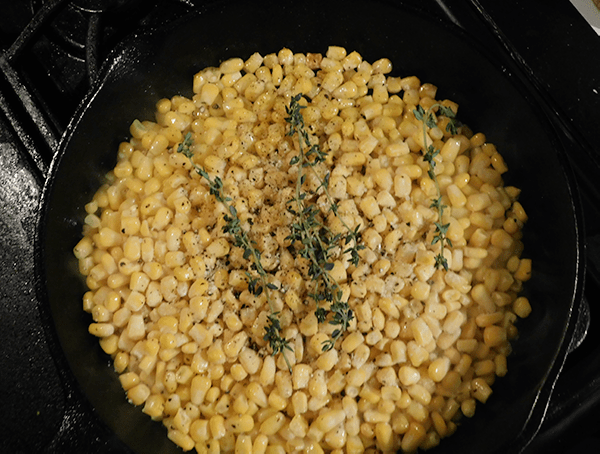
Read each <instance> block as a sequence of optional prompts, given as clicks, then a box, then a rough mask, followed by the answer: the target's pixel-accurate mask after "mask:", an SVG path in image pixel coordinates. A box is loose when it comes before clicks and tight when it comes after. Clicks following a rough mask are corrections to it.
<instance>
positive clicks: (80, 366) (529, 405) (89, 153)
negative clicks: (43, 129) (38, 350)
mask: <svg viewBox="0 0 600 454" xmlns="http://www.w3.org/2000/svg"><path fill="white" fill-rule="evenodd" d="M362 5H364V3H363V4H362ZM363 7H364V6H363ZM316 11H319V12H318V13H315V12H316ZM356 24H361V25H360V26H357V25H356ZM332 44H334V45H341V46H344V47H346V48H347V49H348V50H349V51H351V50H357V51H358V52H360V53H361V54H362V55H363V57H364V58H365V60H367V61H370V62H372V61H375V60H376V59H378V58H381V57H388V58H390V59H391V60H392V62H393V63H394V68H395V69H394V75H403V76H404V75H417V76H419V77H420V79H421V80H422V81H427V82H431V83H433V84H435V85H437V86H438V96H439V97H441V98H450V99H452V100H455V101H457V102H458V103H459V104H460V106H461V107H460V110H459V118H460V119H461V120H462V121H464V122H465V123H467V124H469V125H470V126H471V127H472V129H474V130H476V131H483V132H484V133H485V134H486V136H487V137H488V139H489V140H490V141H491V142H493V143H494V144H495V145H496V146H497V147H498V149H499V150H500V151H501V153H502V154H503V155H504V157H505V159H506V161H507V163H508V166H509V176H508V177H507V178H506V183H507V184H514V185H516V186H518V187H520V188H522V189H523V193H522V198H521V201H522V203H523V205H524V206H525V208H526V210H527V212H528V214H529V217H530V221H529V223H528V224H527V227H526V229H525V239H524V241H525V245H526V247H525V254H524V255H525V256H528V257H531V258H532V259H533V261H534V276H533V278H532V280H531V281H529V282H528V283H527V285H526V292H527V294H528V296H529V297H530V298H531V301H532V306H533V309H534V312H533V313H532V315H531V316H530V317H529V318H528V319H526V320H524V321H522V322H520V323H519V325H518V327H519V330H520V332H521V335H520V338H519V339H518V340H517V341H516V342H514V344H513V346H514V353H513V354H512V355H511V356H510V357H509V363H508V364H509V373H508V375H507V376H506V377H504V378H502V379H498V380H497V381H496V384H495V385H494V394H493V396H492V397H491V398H490V400H489V401H488V403H487V404H486V405H479V406H478V409H477V414H476V417H475V418H473V419H472V420H470V421H467V422H465V424H464V425H463V426H462V427H461V428H460V429H459V430H458V431H457V433H456V434H455V435H453V436H452V437H450V438H448V439H446V440H443V442H442V444H441V446H440V447H439V448H436V449H435V450H433V451H431V452H453V451H454V450H456V449H458V447H460V449H461V451H462V452H467V453H469V452H472V453H480V452H488V453H491V452H509V451H510V450H511V449H513V448H515V449H516V448H517V447H518V446H519V444H520V443H522V441H519V440H517V441H515V440H516V439H517V437H518V435H519V433H520V432H521V431H522V429H523V427H525V428H526V430H525V433H526V434H527V433H531V432H532V431H534V430H535V428H536V427H537V424H538V423H539V420H540V418H541V417H542V415H543V410H544V408H545V405H546V400H547V398H548V392H549V390H550V388H551V384H552V381H553V379H554V378H555V377H554V375H555V374H556V371H557V366H558V365H559V364H560V363H562V359H563V355H564V352H565V342H564V341H565V338H568V336H567V335H568V329H569V320H570V316H571V313H572V310H573V305H574V303H575V295H576V290H577V287H578V286H579V285H580V284H579V282H578V276H579V270H580V267H581V266H580V251H579V248H580V246H579V241H578V223H577V216H576V213H575V208H574V206H573V201H572V193H571V189H570V186H569V182H568V177H567V174H566V172H565V170H564V162H563V160H562V159H561V156H560V150H559V149H558V145H557V142H556V140H555V138H554V137H553V135H552V133H551V131H550V130H549V128H548V127H547V124H546V123H545V120H544V119H543V118H542V115H541V114H540V112H539V109H537V108H536V107H535V105H534V104H532V103H531V102H530V100H529V99H528V97H527V96H526V95H525V94H524V93H523V91H522V90H521V89H520V88H519V83H518V81H516V80H514V78H512V77H509V76H507V74H506V71H505V70H503V69H502V68H501V67H500V66H499V65H497V64H495V63H493V62H492V61H490V60H489V59H488V58H487V57H486V56H485V53H484V52H481V51H480V50H479V49H478V47H477V46H476V45H474V44H473V43H472V41H470V40H469V39H468V38H465V37H464V36H463V35H462V34H461V33H459V32H458V31H457V30H455V29H454V28H448V27H447V26H446V25H443V24H441V23H439V22H437V21H435V20H433V19H431V18H428V17H425V16H422V15H421V14H418V13H416V12H414V11H412V10H407V9H404V8H402V7H399V6H396V5H389V4H381V5H379V6H378V7H375V5H373V6H372V7H370V9H369V14H368V15H366V14H364V13H363V12H362V11H361V9H360V5H358V3H357V5H354V2H348V1H346V2H327V3H325V2H314V1H305V2H301V3H300V2H298V3H297V4H293V5H287V4H284V5H280V6H279V7H278V9H277V10H272V11H269V12H267V13H262V12H260V8H257V7H256V6H255V5H254V4H253V3H244V2H240V3H237V4H236V3H232V2H227V3H226V5H225V6H219V5H218V4H217V5H216V6H213V7H211V8H208V9H206V10H205V11H203V12H201V13H199V14H193V15H191V16H190V17H188V18H186V19H185V20H182V21H179V22H178V23H176V24H173V25H170V26H168V27H165V28H163V29H160V30H154V31H151V33H148V34H145V33H144V34H143V35H141V36H136V37H134V39H133V40H131V41H130V42H128V43H127V46H125V47H123V48H121V49H120V50H119V51H118V52H117V53H116V54H115V55H114V56H113V57H114V58H113V60H112V63H111V65H110V66H109V67H106V68H104V74H105V77H104V78H103V80H102V83H101V84H99V86H98V87H97V88H96V89H95V90H94V91H93V92H92V93H91V94H90V95H89V96H88V98H87V99H86V101H85V102H84V103H83V104H82V106H81V108H80V110H79V112H78V114H77V115H76V117H75V119H74V121H73V123H72V124H71V125H70V126H69V128H68V130H67V132H66V134H65V136H64V138H63V141H62V143H61V148H60V150H59V153H58V155H57V158H56V159H55V161H54V162H53V164H52V169H51V174H50V177H49V179H48V183H47V186H46V188H45V191H44V201H45V210H44V213H43V219H42V221H41V224H40V246H41V253H42V255H41V257H42V260H41V263H40V272H41V277H42V279H45V280H46V286H45V287H46V292H47V298H48V301H49V305H50V310H51V312H52V315H53V319H54V322H55V327H56V331H57V333H58V336H59V339H60V342H61V346H62V348H63V350H64V353H65V355H66V358H67V360H68V362H69V364H70V366H71V368H72V371H73V373H74V375H75V377H76V379H77V381H78V383H79V384H80V386H81V388H82V389H83V391H84V393H85V394H86V396H87V397H88V399H89V400H90V402H91V404H92V405H93V407H94V408H95V409H96V411H97V412H98V414H99V416H100V418H101V419H102V420H104V421H105V422H106V423H107V424H108V426H109V427H110V428H111V429H112V430H113V431H114V432H115V433H116V434H117V436H118V438H120V439H121V440H123V442H124V443H125V444H126V445H127V446H129V447H131V448H132V449H133V450H135V451H137V452H144V453H151V452H161V453H168V452H177V451H178V450H177V449H176V448H175V447H174V446H173V445H172V444H171V443H170V442H169V441H168V440H167V439H166V436H165V434H166V432H165V431H164V429H163V428H162V427H161V426H160V424H159V423H152V422H151V421H150V420H149V418H148V417H147V416H146V415H143V414H142V413H141V411H139V409H135V408H133V407H132V406H130V405H129V404H128V403H126V401H125V398H124V393H123V391H122V389H121V387H120V384H119V382H118V379H117V376H116V375H115V374H114V373H113V371H112V367H111V366H110V365H109V358H108V357H107V356H106V355H105V354H104V353H103V352H102V351H101V350H100V348H99V346H98V343H97V339H96V338H93V337H92V336H90V335H89V334H88V333H87V326H88V324H89V323H90V320H91V319H90V317H89V316H88V315H87V314H85V313H84V312H83V311H82V309H81V296H82V294H83V293H84V291H85V288H84V282H83V281H82V280H81V278H80V277H79V276H78V271H77V263H76V260H75V259H74V258H73V256H72V248H73V246H74V245H75V244H76V243H77V241H78V239H79V238H80V235H81V227H82V224H83V217H84V214H85V213H84V209H83V206H84V205H85V203H87V202H88V201H89V199H90V198H91V196H92V195H93V193H94V192H95V191H96V189H97V188H98V187H99V185H100V184H101V183H102V181H103V176H104V175H105V173H106V172H107V171H108V170H110V169H111V168H112V167H113V166H114V163H115V159H116V149H117V146H118V143H119V142H120V141H121V140H123V139H125V138H126V137H127V135H128V127H129V124H130V123H131V121H132V120H133V119H135V118H139V119H152V112H153V109H154V104H155V102H156V101H157V100H158V99H159V98H161V97H170V96H172V95H174V94H183V95H188V96H191V82H192V76H193V74H194V73H195V72H197V71H198V70H200V69H202V68H203V67H206V66H215V65H218V63H219V62H220V61H222V60H224V59H226V58H229V57H234V56H240V57H242V58H246V57H248V56H250V55H251V53H253V52H255V51H258V52H260V53H261V54H263V55H265V54H267V53H270V52H277V51H278V50H279V49H281V48H282V47H289V48H291V49H292V50H293V51H294V52H322V53H325V52H326V50H327V46H328V45H332ZM42 282H43V281H42ZM553 367H554V369H553ZM530 416H531V418H530Z"/></svg>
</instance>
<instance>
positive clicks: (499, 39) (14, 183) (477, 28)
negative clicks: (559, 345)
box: [0, 0, 600, 454]
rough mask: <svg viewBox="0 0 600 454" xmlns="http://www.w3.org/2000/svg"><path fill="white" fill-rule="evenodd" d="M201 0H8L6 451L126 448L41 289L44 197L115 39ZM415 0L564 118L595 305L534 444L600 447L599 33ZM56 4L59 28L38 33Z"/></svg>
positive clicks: (1, 190)
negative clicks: (63, 344) (39, 235)
mask: <svg viewBox="0 0 600 454" xmlns="http://www.w3.org/2000/svg"><path fill="white" fill-rule="evenodd" d="M202 3H204V2H200V1H196V2H195V1H192V0H163V1H161V0H153V1H151V2H147V1H144V2H143V1H141V0H108V1H101V0H75V1H70V2H69V1H65V0H62V1H61V0H55V1H49V0H48V1H46V0H28V1H22V2H8V3H6V4H5V5H3V13H2V15H1V16H0V52H1V57H0V181H2V183H1V184H0V233H1V234H0V265H1V268H0V277H1V279H2V284H1V285H0V323H1V324H2V329H1V330H0V341H1V344H0V345H2V348H1V350H0V366H1V367H2V372H0V389H2V390H3V392H2V394H1V396H2V397H0V408H2V410H3V412H4V414H5V415H7V416H9V417H8V418H5V420H4V421H3V424H1V425H0V452H2V453H4V452H6V453H9V452H10V453H38V452H39V453H48V454H55V453H71V452H78V451H79V452H86V453H107V452H122V449H123V447H122V445H121V443H120V442H119V441H118V440H116V439H115V438H114V435H112V433H111V432H110V431H109V430H108V429H107V428H106V426H105V425H104V424H103V423H102V422H101V421H100V420H99V419H98V418H97V417H96V415H95V413H94V411H93V409H92V408H90V406H89V404H88V403H87V400H86V399H85V398H83V396H82V393H81V391H80V390H79V388H78V386H77V384H76V383H75V382H74V379H73V378H72V375H71V374H70V372H69V369H68V367H67V365H66V362H65V360H64V358H63V356H62V354H61V352H60V348H59V346H58V342H57V341H56V338H55V337H54V334H53V332H52V329H47V327H49V326H50V327H51V322H50V317H49V314H48V312H47V309H46V308H45V307H44V306H43V305H40V303H39V301H38V300H37V296H36V291H35V286H36V284H37V283H36V281H35V275H34V272H33V263H34V262H35V259H36V257H35V251H34V245H33V242H34V241H33V239H34V237H35V235H36V225H37V218H38V213H39V205H38V203H39V199H40V196H41V191H42V187H43V184H44V178H45V175H46V172H47V170H48V167H49V164H50V162H51V159H52V152H53V149H54V147H56V145H57V142H58V140H59V138H60V135H61V134H62V131H64V129H65V127H66V125H67V124H68V121H69V118H70V116H71V115H72V114H73V112H74V111H75V109H76V107H77V105H78V103H79V101H80V100H81V99H82V97H83V96H84V95H85V93H86V92H87V90H88V89H89V87H90V84H91V83H92V81H93V79H94V77H95V76H96V74H97V72H98V70H99V68H100V65H101V64H102V61H103V59H104V58H106V55H107V54H108V52H109V51H110V49H112V48H113V47H114V46H115V45H116V44H117V43H118V42H119V41H120V40H122V39H123V38H125V37H126V36H127V35H128V34H129V33H131V32H132V31H133V29H134V28H135V27H136V26H144V25H148V24H156V23H161V22H167V21H169V20H171V19H173V18H176V17H178V16H180V15H182V14H185V13H186V12H187V11H189V10H192V9H194V7H195V5H196V6H197V5H200V4H202ZM414 3H415V4H418V5H419V6H420V7H422V8H425V9H426V10H429V11H430V12H431V14H435V15H438V16H440V17H443V18H444V19H445V20H449V21H451V22H455V23H457V24H459V25H461V26H463V27H464V28H466V29H467V30H468V31H469V32H470V33H473V34H474V35H476V36H478V38H480V39H481V40H482V41H483V42H485V44H486V45H488V46H489V47H490V49H491V50H492V51H493V52H497V53H498V55H501V56H502V57H503V58H505V59H506V62H507V66H509V68H510V69H511V70H514V71H520V72H522V74H523V75H524V76H526V77H527V78H528V79H529V80H530V83H531V86H532V87H534V88H535V89H536V90H537V92H538V94H539V98H540V102H542V103H544V105H545V106H546V108H547V109H548V111H549V112H551V113H554V114H555V115H554V117H555V118H556V119H557V120H556V125H555V126H556V128H557V129H559V130H561V131H562V141H563V142H564V143H563V145H564V146H565V149H566V150H567V152H568V154H569V157H570V158H571V161H572V165H573V167H574V169H575V170H576V175H577V181H578V185H579V187H580V192H581V195H582V204H583V207H584V213H585V228H586V241H587V247H588V256H589V263H588V275H587V283H586V292H585V296H586V299H587V302H588V304H587V305H584V308H586V310H587V309H589V312H586V314H584V317H583V318H582V320H583V321H584V323H582V325H581V329H582V332H587V336H586V338H585V340H584V341H583V343H582V344H581V345H580V346H579V347H578V348H577V349H576V350H575V351H574V352H572V353H571V354H570V355H569V357H568V358H567V361H566V364H565V368H564V372H563V374H562V375H561V378H560V379H559V381H558V384H557V387H556V392H555V395H556V396H557V397H558V398H557V399H556V402H557V403H556V404H552V403H551V406H550V410H549V413H548V417H547V423H546V424H545V425H544V426H543V427H542V429H541V431H540V434H539V436H538V437H537V438H536V439H535V440H534V442H533V443H532V445H531V447H530V448H529V449H528V450H527V452H563V453H571V452H594V449H593V448H595V447H597V446H600V438H599V437H598V433H597V430H596V427H595V426H596V421H597V420H598V417H599V416H600V350H598V348H599V346H600V343H599V342H598V340H599V338H600V322H598V321H597V318H600V309H599V308H598V299H599V295H600V286H599V285H598V282H599V281H600V279H599V276H600V266H599V265H600V214H599V210H598V202H599V201H600V196H598V192H599V190H598V188H597V183H596V181H597V179H598V177H599V176H600V170H599V167H598V162H600V146H599V145H598V142H597V138H596V134H597V131H598V127H599V125H600V93H599V92H600V58H598V56H600V37H598V36H597V34H595V32H594V31H593V29H592V28H591V27H590V26H589V24H587V22H586V21H585V20H584V19H583V18H582V17H581V15H580V14H579V13H578V12H577V10H576V9H575V8H574V7H573V6H572V5H571V4H570V2H567V1H566V0H565V1H562V2H545V1H541V0H538V1H534V0H532V1H530V2H519V1H517V0H505V1H503V2H497V1H495V0H479V1H476V0H474V1H472V2H464V3H463V2H461V6H457V5H456V2H446V1H443V0H429V1H423V2H417V1H415V2H414ZM48 17H49V18H50V21H49V23H50V26H49V27H47V28H45V29H44V30H43V32H36V33H29V30H31V29H32V28H33V27H35V26H36V25H37V21H39V20H41V19H42V18H48ZM482 17H483V19H484V20H482ZM20 87H21V88H22V87H25V89H24V90H20V89H19V88H20ZM57 106H60V108H57ZM36 125H37V127H36ZM40 126H41V127H40ZM586 321H589V322H590V324H589V328H588V327H587V324H586V323H585V322H586ZM553 402H554V401H553Z"/></svg>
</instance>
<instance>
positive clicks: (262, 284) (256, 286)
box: [177, 132, 293, 372]
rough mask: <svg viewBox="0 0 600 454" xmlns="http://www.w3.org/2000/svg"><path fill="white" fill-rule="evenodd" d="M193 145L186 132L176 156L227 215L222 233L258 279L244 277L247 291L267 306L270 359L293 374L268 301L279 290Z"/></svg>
mask: <svg viewBox="0 0 600 454" xmlns="http://www.w3.org/2000/svg"><path fill="white" fill-rule="evenodd" d="M192 145H193V140H192V134H191V133H190V132H188V133H187V134H186V135H185V138H184V140H183V142H181V143H180V144H179V146H178V147H177V152H178V153H182V154H183V155H185V156H186V157H188V158H189V160H190V162H191V163H192V166H193V167H194V170H195V171H196V173H198V175H200V176H201V177H202V178H204V179H205V180H206V181H207V182H208V185H209V192H210V194H211V195H213V196H214V197H215V199H216V200H217V201H218V202H221V203H222V204H223V206H224V207H225V210H226V212H227V213H228V214H225V215H224V216H223V218H224V220H225V222H226V224H225V225H224V226H223V232H224V233H228V234H230V235H231V236H232V237H233V244H234V246H236V247H240V248H242V250H243V251H244V259H246V260H251V261H252V265H251V269H252V270H253V271H255V272H256V274H257V275H258V277H256V276H253V275H252V274H251V273H248V272H247V273H246V277H247V278H248V291H249V292H250V293H252V294H253V295H254V296H257V297H258V296H260V295H261V294H262V293H263V291H264V293H265V297H266V299H267V303H268V305H269V310H270V312H271V313H270V314H269V315H268V316H267V326H266V327H265V335H264V337H263V339H264V340H265V341H267V342H268V343H269V346H270V347H271V350H272V352H273V356H275V355H277V354H278V353H281V354H282V355H283V359H284V360H285V363H286V365H287V366H288V369H289V370H290V372H291V370H292V366H291V365H290V362H289V360H288V358H287V357H286V355H285V351H286V350H288V351H293V350H292V347H291V346H290V342H289V340H287V339H284V338H283V337H282V336H281V322H280V320H279V312H276V311H275V308H274V304H273V300H272V299H271V295H270V290H278V287H277V286H276V285H274V284H272V283H270V282H268V279H267V272H266V271H265V269H264V268H263V266H262V263H261V253H260V251H259V250H258V249H257V248H256V242H255V241H254V240H252V239H251V238H250V237H249V235H248V232H247V231H246V230H244V229H243V228H242V223H241V221H240V218H239V217H238V215H237V210H236V208H235V207H234V206H233V205H231V204H230V202H231V201H232V199H231V198H230V197H227V196H226V195H225V193H224V191H223V181H222V180H221V179H220V178H219V177H218V176H217V177H215V178H214V179H212V178H211V177H210V175H209V174H208V172H207V171H206V170H205V169H204V168H203V167H201V166H199V165H197V164H196V163H195V162H194V161H193V160H192V158H193V156H194V153H193V151H192V149H191V147H192Z"/></svg>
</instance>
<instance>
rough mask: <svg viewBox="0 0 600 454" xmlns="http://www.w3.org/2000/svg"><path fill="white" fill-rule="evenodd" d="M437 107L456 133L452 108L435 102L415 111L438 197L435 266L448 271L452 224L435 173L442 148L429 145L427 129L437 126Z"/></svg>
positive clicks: (436, 201) (433, 204)
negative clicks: (447, 249) (445, 220)
mask: <svg viewBox="0 0 600 454" xmlns="http://www.w3.org/2000/svg"><path fill="white" fill-rule="evenodd" d="M436 108H439V110H440V113H441V114H442V115H444V116H445V117H447V118H448V119H449V122H448V124H447V126H446V129H447V130H448V131H449V132H451V133H453V134H456V132H457V131H456V128H457V127H458V125H459V122H458V121H457V120H456V114H455V113H454V111H453V110H452V109H450V108H449V107H446V106H444V105H443V104H439V103H435V104H433V105H432V106H431V107H429V109H427V111H425V109H424V108H423V107H422V106H418V107H417V108H416V109H415V110H414V111H413V113H414V114H415V118H416V119H417V120H419V121H420V122H421V123H422V125H423V151H424V154H423V158H424V159H425V161H426V162H427V163H428V164H429V170H428V171H427V175H428V176H429V178H431V179H432V180H433V183H434V185H435V189H436V192H437V197H436V198H435V199H434V200H433V201H432V202H431V208H435V209H436V210H437V212H438V220H437V222H435V223H434V225H435V229H436V234H435V236H434V237H433V240H432V242H431V244H432V245H433V244H436V243H438V242H439V243H440V252H439V253H438V255H436V257H435V266H436V268H440V267H442V268H444V270H445V271H448V260H447V259H446V257H444V248H445V246H448V247H452V241H450V239H449V238H448V237H447V236H446V234H447V233H448V227H449V226H450V224H443V217H444V209H445V208H446V205H444V204H443V202H442V191H441V189H440V183H439V181H438V179H437V176H436V174H435V166H436V162H435V157H436V156H437V155H438V154H439V153H440V150H438V149H436V148H435V147H434V146H433V145H429V146H428V145H427V139H428V136H427V129H428V128H434V127H435V126H437V121H436V119H435V116H434V110H435V109H436Z"/></svg>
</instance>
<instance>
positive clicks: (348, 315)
mask: <svg viewBox="0 0 600 454" xmlns="http://www.w3.org/2000/svg"><path fill="white" fill-rule="evenodd" d="M301 97H302V95H301V94H298V95H296V96H294V97H292V99H291V101H290V105H289V106H288V107H286V112H287V115H288V117H287V118H286V121H287V122H288V123H289V125H290V128H289V131H288V135H289V136H290V137H291V136H294V135H297V136H298V149H299V152H298V154H297V155H295V156H294V157H293V158H292V159H291V160H290V165H291V166H293V165H297V166H298V176H297V178H296V190H295V194H294V198H293V199H291V200H289V201H288V204H287V210H288V212H290V213H291V214H292V215H294V217H295V222H294V223H293V224H292V226H291V234H290V235H289V236H288V237H287V239H289V240H291V241H292V244H294V243H296V242H297V243H299V244H300V249H299V250H298V254H299V255H300V256H301V257H303V258H305V259H308V261H309V267H308V274H309V276H310V278H311V282H312V283H313V287H314V288H313V291H312V292H311V293H309V294H308V296H309V297H311V298H312V299H313V300H314V301H315V304H316V306H317V307H316V310H315V315H316V317H317V320H318V321H319V322H320V323H323V322H325V321H326V320H327V316H328V311H327V310H326V309H325V308H324V307H323V306H322V304H323V303H329V312H331V313H332V314H333V315H332V317H331V319H330V321H329V323H330V324H331V325H335V326H337V328H336V329H335V330H334V331H333V332H332V333H331V338H330V339H328V340H326V341H324V342H323V347H322V350H323V351H328V350H331V349H332V348H333V347H334V346H335V343H336V341H337V340H338V339H339V338H340V337H341V336H342V335H343V333H344V332H345V331H346V330H347V329H348V327H349V325H350V322H351V321H352V319H353V317H354V314H353V312H352V309H350V306H349V305H348V301H347V300H346V301H344V300H343V291H342V289H341V288H340V286H339V284H338V283H337V281H336V280H335V279H334V278H333V277H332V275H331V274H330V271H332V270H333V268H334V264H333V262H332V253H333V251H335V250H337V248H338V246H340V243H341V241H342V240H343V241H344V244H345V245H346V247H347V249H346V250H344V254H346V253H348V254H350V262H351V263H352V264H354V265H358V262H359V259H360V257H359V254H358V251H359V250H361V249H364V245H362V244H360V233H359V229H360V226H357V227H356V228H355V229H351V228H350V227H349V226H348V225H347V224H346V222H344V220H343V219H342V218H341V217H340V216H339V214H338V207H337V204H336V203H335V202H334V201H333V200H332V198H331V195H330V194H329V191H328V185H329V177H330V174H329V173H327V174H326V175H325V177H323V178H321V177H320V175H319V174H318V173H317V172H316V169H315V166H316V165H317V164H319V163H321V162H324V161H325V159H326V157H327V154H326V153H325V152H323V150H322V149H321V147H320V146H319V145H318V144H313V143H311V140H310V136H309V134H308V132H307V131H306V127H305V124H304V117H303V116H302V112H301V109H303V108H304V107H305V106H303V105H301V104H300V99H301ZM306 170H311V171H312V172H313V174H314V175H315V176H316V178H317V181H318V183H319V185H318V187H317V190H316V192H317V193H318V192H319V191H320V190H322V192H323V194H325V196H326V197H327V200H328V203H329V210H330V211H331V212H332V213H333V214H334V215H335V216H336V217H338V219H340V221H341V223H342V225H343V226H344V228H345V229H346V234H345V235H342V234H339V233H337V234H334V233H333V232H332V231H331V229H330V228H329V227H328V226H327V225H326V224H325V223H324V222H322V221H321V220H320V219H319V217H318V214H319V212H320V210H319V208H318V207H317V206H316V205H315V204H314V203H308V201H309V199H310V198H311V197H313V196H314V195H315V194H314V193H313V194H309V193H307V192H305V191H303V190H302V186H303V184H304V182H305V181H306Z"/></svg>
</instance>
